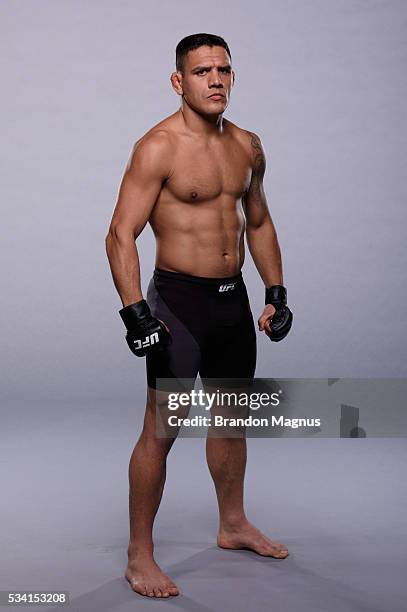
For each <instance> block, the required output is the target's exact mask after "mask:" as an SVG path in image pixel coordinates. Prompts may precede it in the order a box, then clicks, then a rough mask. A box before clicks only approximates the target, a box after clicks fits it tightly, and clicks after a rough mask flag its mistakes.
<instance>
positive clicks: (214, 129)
mask: <svg viewBox="0 0 407 612" xmlns="http://www.w3.org/2000/svg"><path fill="white" fill-rule="evenodd" d="M179 113H180V115H181V118H182V120H183V122H184V125H185V127H186V128H187V130H188V131H190V132H193V133H194V134H196V135H197V136H216V135H220V134H222V133H223V130H224V124H223V114H222V113H220V114H219V115H200V114H199V113H198V112H196V111H195V110H194V109H193V108H191V107H190V106H188V104H187V103H186V102H185V100H184V99H183V100H182V102H181V106H180V109H179Z"/></svg>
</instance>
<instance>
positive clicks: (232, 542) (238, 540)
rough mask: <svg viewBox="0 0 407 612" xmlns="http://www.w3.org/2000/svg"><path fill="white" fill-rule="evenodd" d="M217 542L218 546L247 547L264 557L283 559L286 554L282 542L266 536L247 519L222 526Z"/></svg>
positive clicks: (285, 548) (286, 550) (286, 551)
mask: <svg viewBox="0 0 407 612" xmlns="http://www.w3.org/2000/svg"><path fill="white" fill-rule="evenodd" d="M217 543H218V546H220V548H234V549H237V548H249V549H250V550H254V552H256V553H258V554H259V555H263V556H264V557H275V558H276V559H285V558H286V557H287V556H288V549H287V547H286V546H284V544H280V542H276V541H275V540H270V539H269V538H266V536H265V535H263V534H262V533H261V531H259V530H258V529H257V528H256V527H255V526H254V525H252V524H251V523H249V521H244V522H242V523H241V524H240V525H238V526H233V527H225V526H222V527H221V529H220V531H219V534H218V540H217Z"/></svg>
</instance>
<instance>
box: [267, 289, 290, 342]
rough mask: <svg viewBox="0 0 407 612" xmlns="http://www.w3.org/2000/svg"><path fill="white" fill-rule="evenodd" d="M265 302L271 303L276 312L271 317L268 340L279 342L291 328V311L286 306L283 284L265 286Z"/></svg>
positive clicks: (285, 293)
mask: <svg viewBox="0 0 407 612" xmlns="http://www.w3.org/2000/svg"><path fill="white" fill-rule="evenodd" d="M266 304H273V306H274V308H275V309H276V312H275V313H274V315H273V317H272V319H271V334H269V338H270V340H272V341H273V342H280V340H283V338H285V337H286V335H287V334H288V332H289V331H290V329H291V325H292V322H293V313H292V312H291V310H290V309H289V308H288V306H287V289H286V288H285V287H283V285H273V286H272V287H269V288H268V289H267V288H266Z"/></svg>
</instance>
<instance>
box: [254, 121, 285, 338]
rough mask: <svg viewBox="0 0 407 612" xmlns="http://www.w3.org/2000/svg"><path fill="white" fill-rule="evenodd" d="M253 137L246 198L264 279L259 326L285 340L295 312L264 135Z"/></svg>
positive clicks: (258, 266)
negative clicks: (270, 194) (267, 181)
mask: <svg viewBox="0 0 407 612" xmlns="http://www.w3.org/2000/svg"><path fill="white" fill-rule="evenodd" d="M248 134H249V137H250V146H251V158H252V176H251V181H250V186H249V188H248V190H247V191H246V193H245V195H244V197H243V208H244V212H245V216H246V240H247V246H248V248H249V251H250V254H251V256H252V257H253V261H254V264H255V266H256V268H257V270H258V272H259V274H260V277H261V278H262V280H263V282H264V284H265V287H266V291H265V304H266V306H265V309H264V311H263V313H262V315H261V316H260V318H259V320H258V324H259V329H260V330H261V331H263V330H264V331H265V332H266V334H267V335H268V336H269V338H270V339H271V340H274V341H277V342H278V341H279V340H282V339H283V338H284V337H285V336H286V335H287V334H288V332H289V330H290V328H291V324H292V318H293V317H292V312H291V311H290V309H289V308H288V307H287V291H286V289H285V287H284V285H283V268H282V261H281V251H280V246H279V243H278V238H277V232H276V229H275V227H274V223H273V220H272V218H271V215H270V211H269V209H268V205H267V199H266V194H265V192H264V186H263V179H264V174H265V171H266V157H265V154H264V150H263V147H262V144H261V141H260V138H259V137H258V136H257V135H256V134H254V133H253V132H248Z"/></svg>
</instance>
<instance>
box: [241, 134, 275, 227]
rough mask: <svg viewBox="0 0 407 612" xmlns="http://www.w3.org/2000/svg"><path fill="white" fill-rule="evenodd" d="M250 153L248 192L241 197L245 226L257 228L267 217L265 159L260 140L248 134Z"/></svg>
mask: <svg viewBox="0 0 407 612" xmlns="http://www.w3.org/2000/svg"><path fill="white" fill-rule="evenodd" d="M250 138H251V143H250V144H251V151H252V176H251V181H250V185H249V188H248V190H247V191H246V193H245V195H244V197H243V206H244V211H245V215H246V220H247V226H248V228H249V227H259V226H260V225H261V224H262V223H264V221H265V220H266V219H267V217H268V216H269V211H268V206H267V198H266V194H265V191H264V184H263V179H264V174H265V171H266V157H265V154H264V150H263V147H262V145H261V142H260V139H259V138H258V136H256V134H253V133H250Z"/></svg>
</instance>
